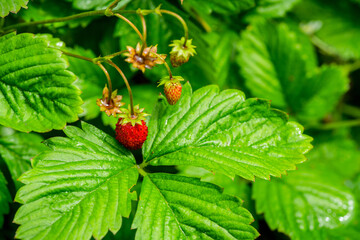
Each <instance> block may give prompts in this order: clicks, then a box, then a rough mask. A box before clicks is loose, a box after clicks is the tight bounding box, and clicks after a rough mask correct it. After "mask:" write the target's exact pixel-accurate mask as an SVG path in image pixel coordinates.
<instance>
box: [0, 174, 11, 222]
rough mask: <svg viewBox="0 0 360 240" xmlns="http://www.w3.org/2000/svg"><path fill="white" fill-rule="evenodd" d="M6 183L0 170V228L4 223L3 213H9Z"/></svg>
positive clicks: (9, 197) (8, 195) (9, 200)
mask: <svg viewBox="0 0 360 240" xmlns="http://www.w3.org/2000/svg"><path fill="white" fill-rule="evenodd" d="M6 184H7V182H6V179H5V177H4V175H3V173H2V172H1V171H0V228H1V227H2V225H3V224H4V217H3V215H4V214H8V213H9V210H10V209H9V203H11V196H10V193H9V190H8V189H7V186H6Z"/></svg>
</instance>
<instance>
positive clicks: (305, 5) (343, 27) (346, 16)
mask: <svg viewBox="0 0 360 240" xmlns="http://www.w3.org/2000/svg"><path fill="white" fill-rule="evenodd" d="M359 11H360V7H359V6H358V5H354V4H350V3H349V2H347V1H334V0H332V1H324V0H311V1H310V0H303V1H302V3H301V4H298V5H297V6H296V7H295V9H294V12H295V14H296V16H297V17H298V18H299V19H300V20H301V21H302V23H303V24H307V25H308V26H306V25H305V26H304V29H305V30H306V31H308V33H309V34H315V37H314V38H313V40H314V43H315V44H316V45H317V46H318V47H320V49H321V50H323V51H325V52H327V53H328V54H336V55H339V56H340V57H342V58H343V59H352V58H357V59H359V58H360V41H358V39H359V38H360V21H359V18H358V13H359ZM314 22H315V23H316V25H317V26H318V27H317V28H315V29H312V28H311V25H312V24H313V23H314Z"/></svg>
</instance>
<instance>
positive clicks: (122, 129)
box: [115, 105, 148, 150]
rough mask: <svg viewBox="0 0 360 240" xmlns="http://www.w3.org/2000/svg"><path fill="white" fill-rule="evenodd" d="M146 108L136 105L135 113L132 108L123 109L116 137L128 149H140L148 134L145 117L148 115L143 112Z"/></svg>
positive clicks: (117, 125)
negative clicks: (132, 112) (132, 113)
mask: <svg viewBox="0 0 360 240" xmlns="http://www.w3.org/2000/svg"><path fill="white" fill-rule="evenodd" d="M143 111H144V108H142V109H139V105H136V106H135V107H134V115H131V113H130V109H121V112H122V113H121V114H120V115H119V116H120V118H119V121H118V122H117V124H116V129H115V132H116V139H117V140H118V141H119V142H120V143H121V144H122V145H124V147H126V148H127V149H130V150H137V149H140V148H141V147H142V145H143V143H144V142H145V140H146V138H147V135H148V127H147V126H146V122H145V121H144V120H145V117H146V116H147V115H148V114H146V113H144V112H143Z"/></svg>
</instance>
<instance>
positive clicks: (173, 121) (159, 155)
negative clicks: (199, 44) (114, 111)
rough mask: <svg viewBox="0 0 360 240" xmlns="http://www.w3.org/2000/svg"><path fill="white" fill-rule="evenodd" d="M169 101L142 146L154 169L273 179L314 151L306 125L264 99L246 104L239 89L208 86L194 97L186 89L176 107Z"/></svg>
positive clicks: (155, 117) (159, 110) (157, 113)
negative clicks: (187, 169) (186, 168)
mask: <svg viewBox="0 0 360 240" xmlns="http://www.w3.org/2000/svg"><path fill="white" fill-rule="evenodd" d="M165 102H166V101H161V100H160V102H159V103H158V104H157V106H156V108H155V109H154V110H153V112H152V116H151V119H150V122H149V135H148V139H147V141H146V142H145V143H144V146H143V156H144V159H145V161H146V162H148V163H149V164H151V165H156V166H157V165H191V166H197V167H202V168H206V169H209V170H211V171H214V172H221V173H224V174H225V175H228V176H230V177H233V176H234V175H239V176H241V177H244V178H246V179H251V180H253V179H254V177H255V176H257V177H260V178H264V179H269V177H270V175H272V176H281V174H284V173H286V171H287V170H295V169H296V167H295V164H298V163H301V162H303V161H305V157H304V156H303V154H304V153H305V152H307V151H308V150H309V149H310V148H311V145H310V141H311V140H312V139H311V137H309V136H306V135H303V134H302V131H303V129H302V126H300V125H299V124H297V123H295V122H288V119H287V116H286V114H285V113H283V112H280V111H278V110H275V109H270V107H269V102H268V101H266V100H261V99H248V100H246V101H245V97H244V94H243V93H242V92H241V91H239V90H225V91H222V92H220V91H219V88H218V87H216V86H208V87H204V88H201V89H199V90H197V91H195V92H194V93H192V90H191V87H190V85H189V84H185V85H184V86H183V92H182V97H181V98H180V100H179V102H178V103H177V104H176V105H174V106H170V105H168V104H167V103H165Z"/></svg>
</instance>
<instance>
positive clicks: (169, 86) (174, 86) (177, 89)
mask: <svg viewBox="0 0 360 240" xmlns="http://www.w3.org/2000/svg"><path fill="white" fill-rule="evenodd" d="M183 80H184V79H183V78H182V77H180V76H173V77H172V78H170V77H168V76H167V77H164V78H162V79H161V80H160V84H159V86H160V85H164V93H165V96H166V99H167V101H168V103H169V104H170V105H174V104H175V103H177V101H178V100H179V99H180V97H181V91H182V86H181V83H180V81H183Z"/></svg>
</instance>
